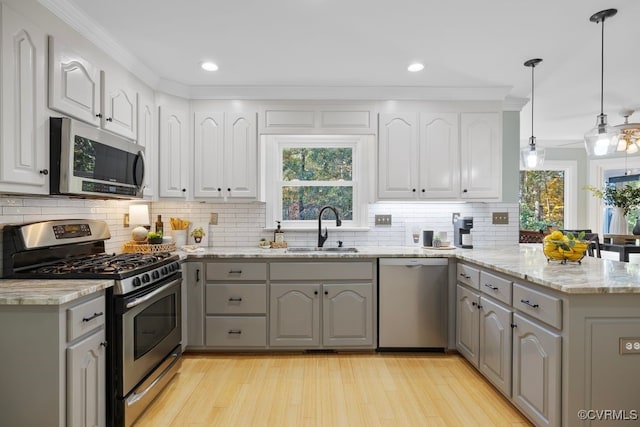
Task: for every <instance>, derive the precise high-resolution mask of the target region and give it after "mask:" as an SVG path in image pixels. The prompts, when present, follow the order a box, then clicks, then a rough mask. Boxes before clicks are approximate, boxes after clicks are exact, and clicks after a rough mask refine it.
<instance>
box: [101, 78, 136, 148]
mask: <svg viewBox="0 0 640 427" xmlns="http://www.w3.org/2000/svg"><path fill="white" fill-rule="evenodd" d="M100 75H101V83H102V107H101V108H102V114H101V117H100V125H101V126H102V128H103V129H105V130H108V131H110V132H113V133H116V134H118V135H121V136H124V137H125V138H129V139H133V140H135V139H136V137H137V133H136V123H137V117H136V114H137V108H136V103H137V99H136V89H135V88H134V87H132V85H131V84H129V83H128V82H127V80H126V78H125V77H124V76H123V75H120V74H119V73H117V72H109V74H106V73H105V72H104V71H102V72H101V74H100Z"/></svg>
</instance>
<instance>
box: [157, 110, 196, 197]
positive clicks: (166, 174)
mask: <svg viewBox="0 0 640 427" xmlns="http://www.w3.org/2000/svg"><path fill="white" fill-rule="evenodd" d="M158 111H159V114H158V116H159V121H160V135H159V141H158V142H159V149H158V154H159V162H158V168H159V169H158V175H159V177H160V180H159V181H160V183H159V184H160V197H179V198H186V197H187V196H188V194H187V193H188V191H187V190H188V183H189V179H188V177H189V175H188V169H189V152H190V149H189V148H190V147H189V128H188V113H187V109H186V108H181V107H180V106H177V105H172V104H169V103H167V104H164V105H161V106H160V107H159V108H158Z"/></svg>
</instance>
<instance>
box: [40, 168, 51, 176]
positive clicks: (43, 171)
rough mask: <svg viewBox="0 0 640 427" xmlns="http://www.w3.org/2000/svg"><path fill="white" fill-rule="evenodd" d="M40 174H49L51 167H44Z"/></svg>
mask: <svg viewBox="0 0 640 427" xmlns="http://www.w3.org/2000/svg"><path fill="white" fill-rule="evenodd" d="M40 174H41V175H49V169H42V170H40Z"/></svg>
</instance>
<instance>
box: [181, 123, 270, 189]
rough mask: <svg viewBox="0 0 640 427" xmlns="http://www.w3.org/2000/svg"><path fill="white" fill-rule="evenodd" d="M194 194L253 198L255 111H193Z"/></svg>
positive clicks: (255, 145)
mask: <svg viewBox="0 0 640 427" xmlns="http://www.w3.org/2000/svg"><path fill="white" fill-rule="evenodd" d="M194 119H195V120H194V123H195V129H194V143H195V145H194V156H193V158H194V185H195V188H194V197H215V198H218V197H231V198H255V197H256V194H257V173H256V170H257V161H258V159H257V152H258V145H257V133H256V114H255V113H203V112H197V113H195V115H194Z"/></svg>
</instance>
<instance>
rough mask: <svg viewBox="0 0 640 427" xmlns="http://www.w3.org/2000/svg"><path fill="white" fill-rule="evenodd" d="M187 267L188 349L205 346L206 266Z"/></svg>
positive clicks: (188, 265) (190, 264) (193, 265)
mask: <svg viewBox="0 0 640 427" xmlns="http://www.w3.org/2000/svg"><path fill="white" fill-rule="evenodd" d="M184 265H185V266H186V277H185V283H186V297H187V313H186V319H187V321H186V325H187V334H186V339H187V347H201V346H203V345H204V321H205V315H204V264H203V263H201V262H188V263H186V264H184Z"/></svg>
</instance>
